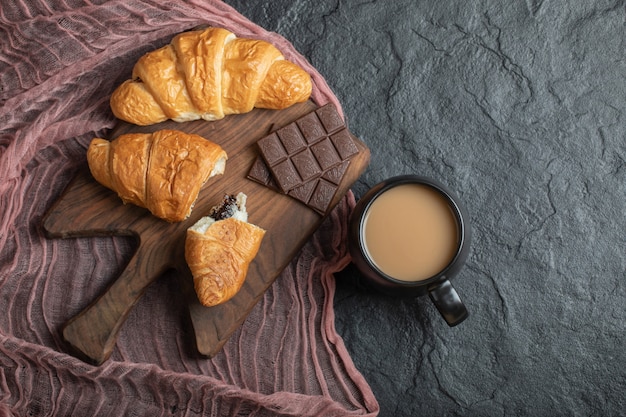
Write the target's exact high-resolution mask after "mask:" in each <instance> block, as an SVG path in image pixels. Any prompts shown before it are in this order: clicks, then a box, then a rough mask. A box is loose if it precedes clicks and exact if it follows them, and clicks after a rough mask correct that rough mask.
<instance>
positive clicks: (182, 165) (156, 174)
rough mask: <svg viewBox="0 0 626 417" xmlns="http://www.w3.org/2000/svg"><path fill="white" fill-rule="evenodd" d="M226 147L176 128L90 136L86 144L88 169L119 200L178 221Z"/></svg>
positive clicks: (217, 170) (219, 167) (218, 166)
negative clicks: (89, 141)
mask: <svg viewBox="0 0 626 417" xmlns="http://www.w3.org/2000/svg"><path fill="white" fill-rule="evenodd" d="M227 159H228V156H227V155H226V152H225V151H224V150H223V149H222V148H221V147H220V146H219V145H217V144H215V143H213V142H211V141H208V140H206V139H204V138H203V137H201V136H198V135H194V134H189V133H185V132H180V131H177V130H168V129H164V130H159V131H156V132H154V133H127V134H124V135H121V136H119V137H118V138H116V139H115V140H113V141H111V142H109V141H108V140H105V139H100V138H94V139H93V140H92V141H91V143H90V145H89V149H88V150H87V162H88V163H89V169H90V171H91V173H92V175H93V176H94V178H95V179H96V181H98V182H99V183H100V184H102V185H104V186H105V187H107V188H109V189H111V190H113V191H115V192H117V194H118V195H119V197H120V198H121V199H122V201H124V203H132V204H135V205H138V206H140V207H145V208H147V209H148V210H150V212H151V213H152V214H154V215H155V216H157V217H159V218H161V219H164V220H167V221H169V222H179V221H182V220H184V219H186V218H187V217H188V216H189V214H190V213H191V209H192V206H193V203H194V202H195V201H196V199H197V198H198V194H199V193H200V188H201V187H202V185H203V184H204V183H205V182H206V181H207V180H208V179H209V178H210V177H212V176H214V175H219V174H223V173H224V169H225V166H226V160H227Z"/></svg>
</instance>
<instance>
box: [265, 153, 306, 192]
mask: <svg viewBox="0 0 626 417" xmlns="http://www.w3.org/2000/svg"><path fill="white" fill-rule="evenodd" d="M269 169H270V171H271V172H272V175H273V177H274V181H276V183H277V184H278V186H279V187H280V189H281V190H283V192H285V193H286V192H287V191H289V190H291V189H292V188H294V187H296V186H298V185H300V184H302V178H300V175H298V171H297V170H296V168H295V167H294V166H293V163H291V160H290V159H285V160H284V161H283V162H279V163H278V164H276V165H274V166H271V167H269Z"/></svg>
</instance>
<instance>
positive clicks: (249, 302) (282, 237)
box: [43, 101, 370, 364]
mask: <svg viewBox="0 0 626 417" xmlns="http://www.w3.org/2000/svg"><path fill="white" fill-rule="evenodd" d="M316 108H317V106H316V105H315V104H314V103H312V102H311V101H308V102H305V103H301V104H298V105H295V106H292V107H290V108H288V109H285V110H280V111H276V110H263V109H255V110H253V111H252V112H250V113H247V114H243V115H232V116H227V117H226V118H224V119H222V120H219V121H215V122H206V121H195V122H188V123H176V122H172V121H168V122H164V123H160V124H157V125H152V126H147V127H140V126H135V125H130V124H127V123H123V122H120V124H119V125H118V126H117V127H116V128H115V129H114V130H113V131H112V133H111V135H110V137H109V138H108V139H114V138H116V137H117V136H119V135H121V134H124V133H130V132H152V131H155V130H158V129H166V128H167V129H177V130H182V131H185V132H188V133H195V134H198V135H201V136H203V137H205V138H206V139H209V140H211V141H213V142H215V143H218V144H219V145H220V146H222V147H223V148H224V150H226V152H227V154H228V161H227V163H226V170H225V173H224V175H222V176H218V177H214V178H211V179H209V181H208V182H207V183H206V184H205V185H204V187H203V188H202V190H201V191H200V195H199V197H198V200H197V201H196V203H195V205H194V209H193V211H192V214H191V216H190V217H189V218H188V219H186V220H185V221H182V222H180V223H168V222H165V221H163V220H160V219H158V218H156V217H154V216H153V215H152V214H150V213H149V212H148V211H147V210H145V209H143V208H139V207H136V206H133V205H130V204H127V205H124V204H123V203H122V202H121V200H120V199H119V197H118V196H117V195H116V194H115V193H114V192H112V191H110V190H108V189H106V188H105V187H103V186H101V185H100V184H98V183H97V182H96V181H95V180H94V179H93V177H92V176H91V174H90V173H89V172H88V171H82V172H80V173H79V174H78V175H77V176H76V178H75V179H74V180H73V181H72V182H71V183H70V184H69V185H68V187H67V188H66V190H65V191H64V193H63V194H62V195H61V197H60V198H59V200H58V201H57V202H55V204H54V205H53V206H52V207H51V209H50V210H49V211H48V213H47V214H46V216H45V218H44V220H43V226H44V229H45V230H46V232H47V234H48V236H49V237H51V238H70V237H85V236H98V235H126V236H133V237H135V238H136V241H137V249H136V252H135V253H134V254H133V257H132V258H131V260H130V262H129V264H128V265H127V267H126V268H125V269H124V271H123V272H122V273H121V275H120V276H119V277H117V278H116V279H115V281H114V282H113V284H112V285H111V286H110V287H109V288H108V289H107V290H106V291H105V292H104V293H103V294H102V295H100V296H99V297H98V298H97V299H96V300H94V301H93V302H92V303H91V304H90V305H89V306H88V307H87V308H85V310H83V311H82V312H81V313H79V314H78V315H77V316H75V317H73V318H72V319H71V320H70V321H69V322H68V323H67V324H66V325H65V326H64V328H63V337H64V339H65V340H66V341H67V342H68V343H69V345H70V346H71V347H72V350H73V351H74V352H73V353H74V354H76V355H77V356H79V357H81V358H83V359H84V360H86V361H89V362H91V363H95V364H101V363H102V362H104V361H105V360H106V359H108V358H109V356H110V355H111V353H112V351H113V349H114V347H115V343H116V340H117V336H118V333H119V330H120V328H121V326H122V324H123V323H124V320H125V319H126V318H127V316H128V314H129V312H130V311H131V309H132V307H133V306H134V305H135V304H136V303H137V301H138V300H139V298H140V297H141V295H142V294H143V293H144V292H145V290H146V289H147V287H148V286H149V285H150V284H151V283H152V282H153V281H154V280H156V279H157V278H158V277H159V276H160V275H162V274H163V273H164V272H165V271H167V270H170V269H175V270H176V271H177V276H179V277H180V279H181V283H182V288H183V291H184V293H185V297H186V298H187V300H188V302H189V313H190V318H191V321H192V324H193V328H194V332H195V342H196V345H197V349H198V351H199V352H200V353H201V354H203V355H206V356H208V357H212V356H214V355H215V354H216V353H217V352H219V350H220V349H221V348H222V346H223V345H224V343H225V342H226V341H227V340H228V338H229V336H230V335H231V334H232V333H233V332H234V331H235V330H236V329H237V328H238V327H239V326H240V325H241V324H242V323H243V321H244V320H245V318H246V316H247V315H248V314H249V312H250V311H251V310H252V308H253V307H254V305H255V304H256V303H257V302H258V301H259V299H260V298H261V296H262V295H263V293H264V292H265V291H266V290H267V288H268V287H269V286H270V285H271V284H272V283H273V282H274V280H275V279H276V277H277V276H278V275H279V274H280V273H281V272H282V270H283V269H284V268H285V267H286V266H287V264H288V263H289V262H290V261H291V259H292V258H293V257H294V256H295V255H296V253H297V252H298V251H299V250H300V248H301V247H302V245H303V244H304V243H305V242H306V241H307V239H308V238H309V237H310V236H311V235H312V234H313V232H315V230H316V229H317V227H318V226H319V225H320V223H321V221H322V220H323V216H320V215H319V214H318V213H316V212H315V211H314V210H312V209H310V208H308V207H306V206H305V205H304V204H302V203H300V202H298V201H297V200H295V199H293V198H291V197H288V196H286V195H283V194H279V193H277V192H275V191H273V190H271V189H269V188H267V187H265V186H263V185H261V184H258V183H256V182H254V181H251V180H249V179H247V178H246V175H247V173H248V171H249V169H250V167H251V166H252V163H253V162H254V159H255V158H256V157H257V155H258V151H257V147H256V141H257V140H258V139H260V138H261V137H263V136H265V135H267V134H268V133H269V132H270V131H272V130H275V129H278V128H280V127H282V126H284V125H286V124H288V123H290V122H292V121H294V120H296V119H298V118H299V117H301V116H303V115H305V114H307V113H309V112H311V111H313V110H315V109H316ZM354 139H355V142H356V144H357V147H358V148H359V151H360V152H359V153H358V154H357V155H356V156H354V157H353V159H352V160H351V163H350V166H349V168H348V171H347V172H346V174H345V176H344V178H343V180H342V182H341V184H340V187H339V190H338V193H337V195H336V196H335V198H334V200H333V203H332V204H331V207H334V206H335V205H336V204H337V203H338V202H339V201H340V199H341V198H342V197H343V196H344V195H345V193H346V192H347V191H348V189H349V188H350V186H351V185H352V184H353V183H354V181H356V179H357V178H358V177H359V176H360V175H361V173H362V172H363V171H364V170H365V168H366V167H367V165H368V163H369V157H370V153H369V149H368V148H367V146H365V144H363V143H362V142H361V141H360V140H358V139H357V138H354ZM238 192H243V193H245V194H247V195H248V200H247V210H248V213H249V221H250V222H251V223H254V224H256V225H258V226H260V227H262V228H264V229H266V230H267V233H266V234H265V237H264V239H263V242H262V244H261V248H260V250H259V253H258V254H257V257H256V258H255V260H254V261H253V262H252V264H251V265H250V269H249V271H248V275H247V278H246V281H245V283H244V285H243V287H242V289H241V290H240V291H239V293H238V294H237V295H236V296H235V297H234V298H232V299H231V300H230V301H228V302H226V303H224V304H222V305H219V306H215V307H210V308H209V307H204V306H202V305H201V304H200V303H199V301H198V299H197V297H196V294H195V291H194V289H193V281H192V277H191V273H190V271H189V269H188V267H187V265H186V264H185V261H184V239H185V235H186V230H187V228H188V227H190V226H191V225H192V224H193V223H195V222H196V221H197V220H198V219H199V218H200V217H203V216H206V215H207V213H208V211H209V209H210V208H211V207H212V206H214V205H215V204H218V203H219V202H220V201H221V199H222V198H223V196H224V195H225V194H236V193H238ZM77 279H80V277H77ZM146 325H149V323H146Z"/></svg>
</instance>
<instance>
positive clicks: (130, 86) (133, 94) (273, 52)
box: [111, 28, 312, 125]
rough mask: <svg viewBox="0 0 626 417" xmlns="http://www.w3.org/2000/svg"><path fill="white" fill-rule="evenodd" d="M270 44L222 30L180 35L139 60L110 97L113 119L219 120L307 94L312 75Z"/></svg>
mask: <svg viewBox="0 0 626 417" xmlns="http://www.w3.org/2000/svg"><path fill="white" fill-rule="evenodd" d="M280 61H284V57H283V55H282V54H281V52H280V51H279V50H278V49H277V48H276V47H275V46H274V45H272V44H270V43H268V42H265V41H261V40H252V39H243V38H242V39H240V38H236V37H235V35H234V34H233V33H231V32H229V31H227V30H226V29H221V28H208V29H205V30H203V31H190V32H184V33H181V34H179V35H177V36H176V37H174V39H173V40H172V42H171V43H170V44H169V45H166V46H164V47H162V48H159V49H157V50H155V51H152V52H149V53H147V54H145V55H144V56H142V57H141V58H140V59H139V60H138V61H137V63H136V64H135V67H134V68H133V80H127V81H125V82H124V83H123V84H122V85H120V86H119V87H118V89H116V90H115V92H114V93H113V95H112V96H111V109H112V111H113V114H115V116H116V117H118V118H120V119H122V120H125V121H127V122H130V123H134V124H138V125H148V124H153V123H159V122H162V121H164V120H166V119H168V118H169V119H172V120H175V121H177V122H183V121H189V120H196V119H200V118H203V119H205V120H217V119H221V118H223V117H224V116H225V115H228V114H235V113H245V112H249V111H250V110H252V109H253V108H254V107H264V108H271V109H282V108H285V107H288V106H290V105H292V104H294V103H297V102H300V101H304V100H306V99H308V98H309V96H310V95H311V88H312V84H311V77H310V76H309V74H308V73H307V72H306V71H304V70H303V69H302V68H300V67H299V66H298V65H296V64H293V63H289V64H280V65H275V63H277V62H280ZM268 74H269V79H267V77H266V76H268Z"/></svg>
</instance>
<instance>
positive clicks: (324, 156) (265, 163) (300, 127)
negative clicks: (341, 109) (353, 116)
mask: <svg viewBox="0 0 626 417" xmlns="http://www.w3.org/2000/svg"><path fill="white" fill-rule="evenodd" d="M257 144H258V148H259V153H260V155H261V156H259V157H257V158H256V160H255V161H254V163H253V165H252V167H251V168H250V171H249V172H248V175H247V177H248V178H249V179H251V180H253V181H256V182H258V183H260V184H263V185H265V186H267V187H269V188H271V189H274V190H276V191H279V192H282V193H283V194H287V195H289V196H291V197H293V198H295V199H296V200H298V201H301V202H302V203H304V204H306V205H307V206H309V207H310V208H312V209H314V210H315V211H317V212H318V213H320V214H325V213H326V211H327V210H328V207H329V206H330V203H331V202H332V200H333V198H334V197H335V194H336V193H337V189H338V186H339V184H340V183H341V180H342V179H343V176H344V174H345V172H346V171H347V169H348V166H349V165H350V158H352V157H353V156H354V155H356V154H357V153H358V152H359V150H358V148H357V146H356V144H355V143H354V141H353V139H352V135H351V134H350V132H349V131H348V129H347V128H346V126H345V123H344V122H343V120H342V118H341V116H340V115H339V113H338V112H337V109H336V108H335V106H333V105H332V104H327V105H325V106H323V107H320V108H319V109H317V110H315V111H313V112H311V113H309V114H307V115H305V116H303V117H301V118H299V119H298V120H296V121H295V122H292V123H290V124H288V125H286V126H284V127H282V128H280V129H278V130H276V131H274V132H271V133H270V134H268V135H267V136H265V137H263V138H261V139H259V141H258V142H257Z"/></svg>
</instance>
